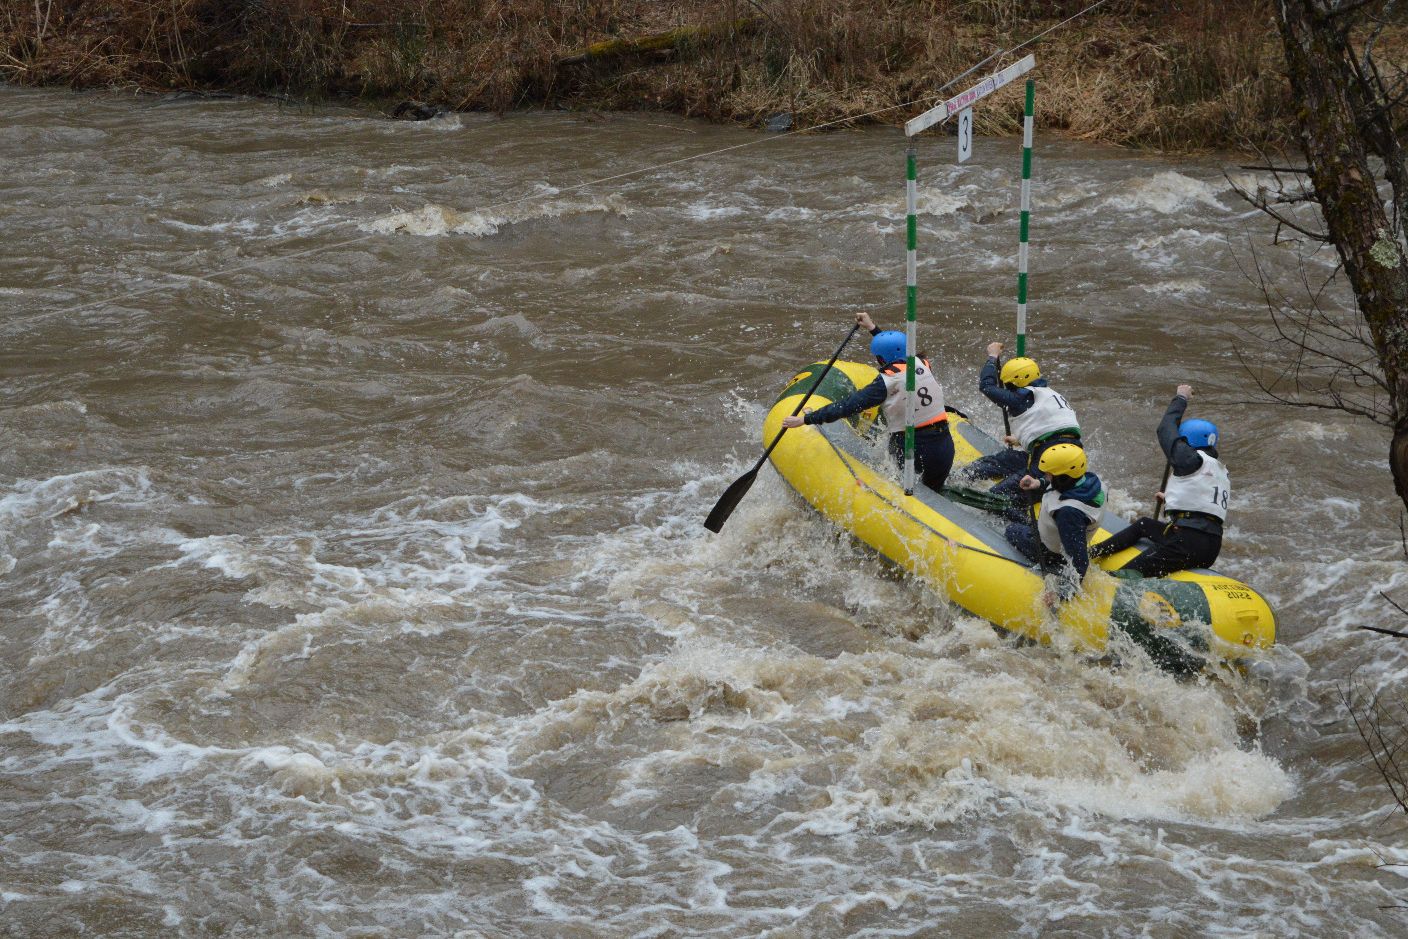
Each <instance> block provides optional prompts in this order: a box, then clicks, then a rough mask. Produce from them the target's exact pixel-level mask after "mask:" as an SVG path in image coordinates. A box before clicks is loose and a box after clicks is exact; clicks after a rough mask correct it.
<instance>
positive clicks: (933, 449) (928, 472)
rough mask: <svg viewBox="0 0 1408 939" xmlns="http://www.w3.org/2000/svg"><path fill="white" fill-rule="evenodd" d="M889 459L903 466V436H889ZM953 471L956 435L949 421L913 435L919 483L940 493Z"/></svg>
mask: <svg viewBox="0 0 1408 939" xmlns="http://www.w3.org/2000/svg"><path fill="white" fill-rule="evenodd" d="M890 456H891V457H893V458H894V460H895V462H896V463H897V464H899V466H900V467H901V468H903V466H904V434H902V433H900V434H891V435H890ZM951 469H953V434H952V433H950V432H949V429H948V422H947V421H943V422H942V423H940V424H936V425H931V426H929V427H921V428H919V429H918V430H916V431H915V432H914V470H915V472H916V473H918V474H919V478H920V481H921V482H922V483H924V485H926V486H928V487H929V488H930V489H932V490H934V491H935V492H938V491H939V490H940V489H942V488H943V486H944V481H945V480H947V479H948V473H949V470H951Z"/></svg>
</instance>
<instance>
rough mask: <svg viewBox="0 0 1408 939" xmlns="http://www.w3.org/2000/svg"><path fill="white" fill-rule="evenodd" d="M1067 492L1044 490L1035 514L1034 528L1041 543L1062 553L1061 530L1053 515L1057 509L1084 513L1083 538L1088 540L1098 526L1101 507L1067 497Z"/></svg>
mask: <svg viewBox="0 0 1408 939" xmlns="http://www.w3.org/2000/svg"><path fill="white" fill-rule="evenodd" d="M1067 495H1069V493H1061V492H1057V491H1056V490H1055V489H1048V490H1046V495H1044V496H1042V497H1041V514H1040V515H1039V516H1037V520H1036V530H1037V534H1039V535H1040V536H1041V543H1042V544H1044V545H1046V547H1047V548H1048V549H1049V550H1051V551H1055V552H1056V553H1057V554H1060V555H1064V554H1065V553H1066V552H1065V549H1063V548H1062V547H1061V532H1060V530H1059V529H1058V528H1057V527H1056V519H1055V518H1054V517H1053V516H1054V514H1055V512H1056V510H1057V509H1080V510H1081V511H1082V512H1084V513H1085V540H1086V541H1087V542H1089V541H1090V536H1091V535H1093V534H1094V533H1095V529H1097V528H1099V527H1100V513H1101V509H1100V507H1099V506H1097V505H1091V504H1090V503H1088V502H1082V501H1081V500H1079V499H1067V498H1066V496H1067Z"/></svg>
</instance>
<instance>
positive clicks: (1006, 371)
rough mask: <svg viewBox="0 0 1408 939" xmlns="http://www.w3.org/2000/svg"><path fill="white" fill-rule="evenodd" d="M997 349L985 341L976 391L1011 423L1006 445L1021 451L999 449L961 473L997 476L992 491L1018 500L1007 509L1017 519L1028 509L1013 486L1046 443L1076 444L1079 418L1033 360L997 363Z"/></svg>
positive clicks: (1031, 469)
mask: <svg viewBox="0 0 1408 939" xmlns="http://www.w3.org/2000/svg"><path fill="white" fill-rule="evenodd" d="M1002 349H1003V345H1002V343H1000V342H990V343H988V360H987V362H985V363H984V364H983V368H982V371H981V372H979V373H978V390H979V391H980V392H982V394H983V396H984V397H986V398H987V399H988V400H989V401H992V402H993V403H994V404H996V405H998V406H999V407H1000V408H1002V409H1003V411H1004V412H1005V413H1006V415H1007V417H1008V419H1009V420H1010V421H1011V424H1012V426H1011V433H1010V434H1008V436H1007V437H1006V440H1007V443H1009V444H1011V445H1013V446H1016V447H1020V449H1016V450H1000V451H998V452H997V453H990V454H988V455H987V456H984V457H981V458H980V459H977V460H974V461H973V462H972V463H971V464H970V465H969V466H968V468H967V469H966V470H965V475H967V476H968V477H969V478H971V479H1001V480H1002V481H1001V482H999V483H998V484H997V485H995V486H993V487H992V491H993V492H994V493H997V494H999V495H1005V496H1007V497H1008V498H1010V499H1012V501H1013V502H1014V503H1017V508H1016V510H1015V511H1014V512H1013V513H1012V518H1013V519H1014V520H1017V519H1020V518H1021V517H1023V516H1024V515H1025V514H1026V512H1027V509H1026V505H1025V504H1024V503H1023V500H1022V492H1021V489H1020V487H1019V486H1018V483H1019V481H1020V480H1021V478H1022V476H1023V475H1025V474H1029V473H1034V472H1036V466H1037V461H1038V460H1039V459H1040V458H1041V454H1042V451H1044V450H1045V449H1046V448H1047V447H1050V446H1052V445H1054V444H1058V443H1065V444H1073V445H1075V446H1077V447H1079V446H1080V422H1079V421H1078V420H1077V419H1076V412H1075V411H1074V410H1073V409H1072V408H1071V406H1070V404H1069V403H1067V401H1066V399H1065V397H1063V396H1062V395H1060V394H1058V393H1057V392H1056V391H1054V390H1053V389H1052V388H1050V387H1049V386H1048V385H1047V383H1046V379H1044V378H1042V377H1041V368H1040V366H1038V365H1037V364H1036V361H1035V360H1033V359H1029V358H1027V357H1025V356H1018V357H1016V358H1012V359H1008V360H1007V361H1006V362H1001V357H1002ZM999 363H1001V365H1000V368H999Z"/></svg>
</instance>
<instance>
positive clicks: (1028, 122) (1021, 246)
mask: <svg viewBox="0 0 1408 939" xmlns="http://www.w3.org/2000/svg"><path fill="white" fill-rule="evenodd" d="M1035 103H1036V82H1034V81H1032V80H1031V79H1027V105H1026V108H1025V110H1024V112H1023V117H1022V223H1021V225H1022V227H1021V233H1020V234H1019V235H1018V244H1017V354H1018V355H1026V354H1027V236H1028V234H1029V233H1030V229H1031V219H1032V114H1033V112H1034V110H1035V108H1034V105H1035Z"/></svg>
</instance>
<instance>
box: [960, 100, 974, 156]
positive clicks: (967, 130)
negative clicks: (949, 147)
mask: <svg viewBox="0 0 1408 939" xmlns="http://www.w3.org/2000/svg"><path fill="white" fill-rule="evenodd" d="M972 155H973V109H972V108H964V109H963V110H962V111H960V112H959V114H958V162H959V163H967V162H968V158H969V157H970V156H972Z"/></svg>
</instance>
